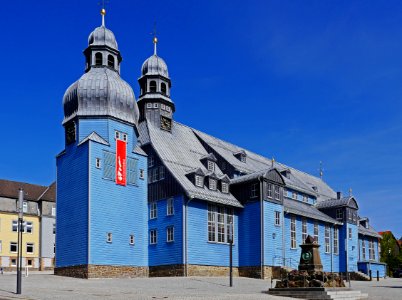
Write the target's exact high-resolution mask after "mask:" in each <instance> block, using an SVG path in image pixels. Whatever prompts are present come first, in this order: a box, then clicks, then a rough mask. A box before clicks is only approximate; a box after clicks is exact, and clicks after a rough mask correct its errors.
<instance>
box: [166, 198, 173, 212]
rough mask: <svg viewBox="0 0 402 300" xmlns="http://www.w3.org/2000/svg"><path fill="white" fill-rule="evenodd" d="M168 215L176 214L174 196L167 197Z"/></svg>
mask: <svg viewBox="0 0 402 300" xmlns="http://www.w3.org/2000/svg"><path fill="white" fill-rule="evenodd" d="M166 215H167V216H173V215H174V198H169V199H167V204H166Z"/></svg>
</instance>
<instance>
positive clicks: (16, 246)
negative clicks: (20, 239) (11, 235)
mask: <svg viewBox="0 0 402 300" xmlns="http://www.w3.org/2000/svg"><path fill="white" fill-rule="evenodd" d="M13 246H15V251H13V250H11V247H13ZM9 250H10V252H11V253H17V252H18V243H17V242H10V249H9Z"/></svg>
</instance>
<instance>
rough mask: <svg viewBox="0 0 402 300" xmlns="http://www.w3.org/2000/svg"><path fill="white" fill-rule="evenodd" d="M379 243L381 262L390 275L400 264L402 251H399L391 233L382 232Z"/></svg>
mask: <svg viewBox="0 0 402 300" xmlns="http://www.w3.org/2000/svg"><path fill="white" fill-rule="evenodd" d="M380 243H381V261H382V262H385V263H386V264H387V265H388V268H389V270H390V272H391V274H392V273H393V272H394V271H395V270H396V269H398V268H399V267H400V265H401V263H402V251H399V244H398V242H397V241H396V239H395V237H394V236H393V234H392V233H391V232H384V233H383V235H382V239H381V242H380Z"/></svg>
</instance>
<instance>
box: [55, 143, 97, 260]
mask: <svg viewBox="0 0 402 300" xmlns="http://www.w3.org/2000/svg"><path fill="white" fill-rule="evenodd" d="M56 226H57V225H56ZM87 263H88V264H90V263H91V143H88V261H87Z"/></svg>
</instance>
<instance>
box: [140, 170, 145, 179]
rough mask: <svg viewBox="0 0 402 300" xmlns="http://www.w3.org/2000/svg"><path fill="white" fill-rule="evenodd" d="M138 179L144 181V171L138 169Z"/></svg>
mask: <svg viewBox="0 0 402 300" xmlns="http://www.w3.org/2000/svg"><path fill="white" fill-rule="evenodd" d="M140 179H144V169H140Z"/></svg>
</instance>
